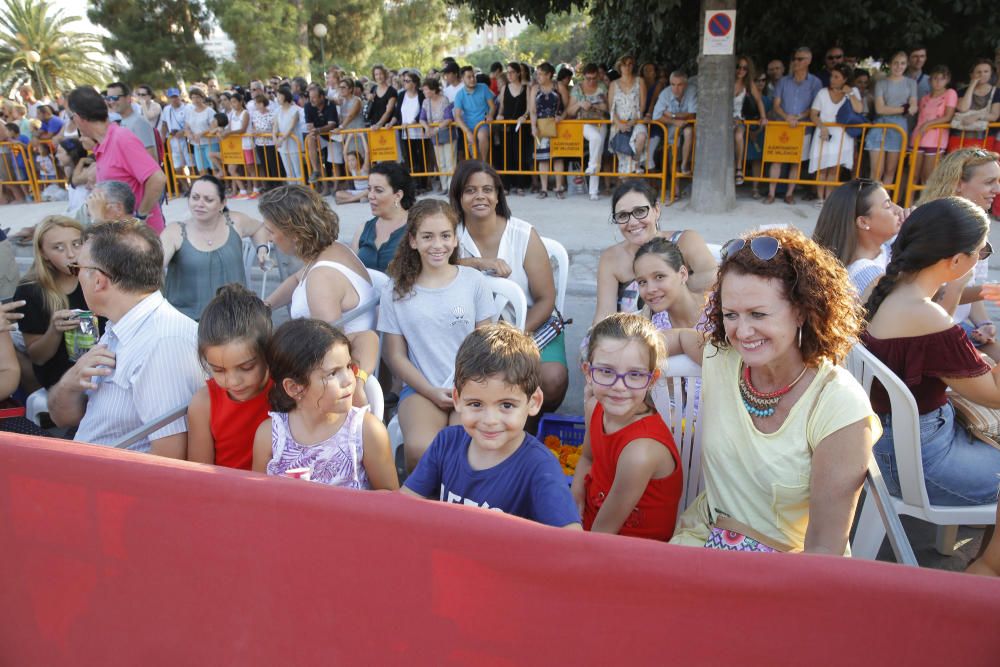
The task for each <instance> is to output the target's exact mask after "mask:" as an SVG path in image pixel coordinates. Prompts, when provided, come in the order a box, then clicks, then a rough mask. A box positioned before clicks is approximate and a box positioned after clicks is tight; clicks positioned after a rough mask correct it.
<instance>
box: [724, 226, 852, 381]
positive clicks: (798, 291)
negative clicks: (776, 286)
mask: <svg viewBox="0 0 1000 667" xmlns="http://www.w3.org/2000/svg"><path fill="white" fill-rule="evenodd" d="M758 236H770V237H772V238H775V239H777V240H778V241H779V242H780V243H781V249H780V250H779V251H778V254H777V255H775V257H774V258H773V259H771V260H769V261H766V262H765V261H764V260H761V259H759V258H758V257H757V256H756V255H754V254H753V251H751V249H750V243H749V242H750V239H753V238H756V237H758ZM743 238H745V239H746V241H747V245H745V246H744V247H743V248H742V249H741V250H739V251H737V252H735V253H733V254H732V255H730V256H729V257H726V258H725V259H724V260H723V261H722V264H721V265H720V266H719V274H718V276H717V278H716V281H715V285H714V286H713V287H712V289H711V290H710V296H709V299H708V305H707V306H706V308H705V314H706V316H707V318H708V321H709V324H710V326H711V331H710V333H709V336H710V338H711V340H712V343H714V344H715V346H716V347H718V348H720V349H725V348H728V347H730V345H729V343H728V342H727V341H726V328H725V325H724V320H723V317H722V297H721V294H722V281H723V280H724V279H725V277H726V275H727V274H729V273H739V274H744V275H751V276H760V277H761V278H773V279H775V280H777V281H779V282H780V283H781V284H782V285H783V286H784V292H785V294H784V297H785V299H787V300H788V301H789V303H791V305H792V307H794V308H796V309H797V310H798V311H799V312H800V313H801V314H802V317H803V320H804V321H803V324H802V346H801V348H802V360H803V361H804V362H805V363H806V364H807V365H809V366H816V365H818V364H819V362H820V361H821V360H822V359H827V360H829V361H831V362H833V363H839V362H840V360H841V359H843V358H844V357H845V356H847V353H848V351H849V350H850V349H851V346H852V345H853V344H854V343H855V341H856V340H857V338H858V336H859V334H860V333H861V327H862V323H863V317H862V314H863V309H862V307H861V304H859V303H858V298H857V295H856V294H855V293H854V289H853V288H852V287H851V282H850V279H849V278H848V277H847V270H846V269H844V266H843V265H842V264H841V263H840V262H839V261H838V260H837V258H836V257H834V256H833V255H832V254H831V253H830V252H829V251H828V250H826V249H824V248H822V247H821V246H819V245H818V244H817V243H816V242H815V241H813V240H811V239H810V238H808V237H807V236H805V235H804V234H803V233H802V232H800V231H799V230H797V229H794V228H788V229H770V230H768V231H766V232H752V233H750V234H748V235H746V236H745V237H743Z"/></svg>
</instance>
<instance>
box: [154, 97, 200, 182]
mask: <svg viewBox="0 0 1000 667" xmlns="http://www.w3.org/2000/svg"><path fill="white" fill-rule="evenodd" d="M167 99H168V100H169V102H170V103H169V104H167V106H165V107H163V113H161V114H160V136H162V137H163V139H164V140H165V141H166V140H169V143H170V159H171V161H172V162H173V165H174V175H175V176H176V177H177V184H178V185H179V186H181V188H182V189H183V190H184V191H185V192H186V191H187V189H188V188H189V187H190V185H189V183H190V179H186V180H182V178H181V177H182V176H184V177H186V176H187V175H188V173H189V167H193V166H194V156H192V155H191V149H190V147H189V146H188V142H187V138H186V137H185V135H184V130H185V128H186V127H187V115H188V112H189V111H190V110H191V109H192V107H191V105H190V104H185V103H184V102H183V101H182V100H181V91H180V90H178V89H177V88H167Z"/></svg>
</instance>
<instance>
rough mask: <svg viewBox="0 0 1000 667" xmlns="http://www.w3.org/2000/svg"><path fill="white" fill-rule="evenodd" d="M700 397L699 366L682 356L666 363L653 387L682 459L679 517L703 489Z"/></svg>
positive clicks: (657, 405)
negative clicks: (682, 474) (682, 484)
mask: <svg viewBox="0 0 1000 667" xmlns="http://www.w3.org/2000/svg"><path fill="white" fill-rule="evenodd" d="M700 395H701V366H699V365H698V364H697V363H695V362H694V361H692V360H691V359H690V358H689V357H687V356H685V355H682V354H681V355H675V356H672V357H670V358H669V359H668V360H667V368H666V370H665V371H664V373H663V375H662V376H661V378H660V380H658V381H657V384H656V385H655V386H654V387H653V391H652V397H653V404H654V405H655V406H656V411H657V412H659V413H660V416H661V417H662V418H663V421H664V422H666V424H667V428H669V429H670V432H671V433H672V434H673V436H674V443H675V444H676V445H677V451H678V453H679V454H680V457H681V470H682V472H683V473H684V487H683V492H682V493H681V502H680V507H678V515H679V514H680V513H681V512H683V511H684V510H685V509H687V507H688V505H690V504H691V503H692V502H693V501H694V499H695V498H697V497H698V494H699V493H701V491H702V489H703V488H704V486H705V481H704V476H703V475H702V472H701V429H699V428H698V402H699V400H700Z"/></svg>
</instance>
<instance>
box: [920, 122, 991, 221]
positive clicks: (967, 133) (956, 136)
mask: <svg viewBox="0 0 1000 667" xmlns="http://www.w3.org/2000/svg"><path fill="white" fill-rule="evenodd" d="M998 130H1000V123H988V124H987V126H986V131H985V132H974V131H971V130H953V129H951V126H950V125H949V124H948V123H937V124H935V125H931V126H929V127H928V128H927V132H918V133H915V134H914V135H913V146H912V150H911V152H910V174H909V177H908V178H907V179H906V203H905V206H906V208H909V207H910V206H912V205H913V202H914V195H917V194H919V193H920V191H921V190H923V189H924V187H925V186H924V182H923V179H922V178H921V176H922V174H921V172H922V171H923V170H924V167H925V166H926V162H927V160H933V165H934V167H937V164H938V162H940V161H941V158H943V157H944V156H945V155H947V154H948V153H951V152H952V151H955V150H959V149H961V148H985V149H986V150H996V146H995V142H994V139H993V137H994V136H996V133H997V131H998ZM931 132H943V133H944V141H943V143H944V147H943V150H941V149H940V148H941V147H940V143H941V141H940V138H941V137H940V135H938V137H939V141H938V142H933V141H932V142H931V143H935V144H936V145H937V146H938V147H939V150H938V151H937V152H933V153H931V152H926V153H921V152H920V150H919V149H920V144H921V142H922V140H923V138H924V136H925V135H926V134H930V133H931ZM979 134H983V135H984V136H982V137H978V136H976V135H979ZM931 148H934V146H932V147H931Z"/></svg>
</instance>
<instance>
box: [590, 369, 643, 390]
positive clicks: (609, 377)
mask: <svg viewBox="0 0 1000 667" xmlns="http://www.w3.org/2000/svg"><path fill="white" fill-rule="evenodd" d="M655 377H656V373H653V372H651V371H626V372H624V373H618V372H617V371H615V369H613V368H608V367H607V366H591V367H590V379H591V380H593V381H594V384H599V385H601V386H602V387H613V386H615V385H616V384H617V383H618V380H621V381H622V383H623V384H624V385H625V388H626V389H646V388H647V387H649V385H650V384H651V383H652V382H653V378H655Z"/></svg>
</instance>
